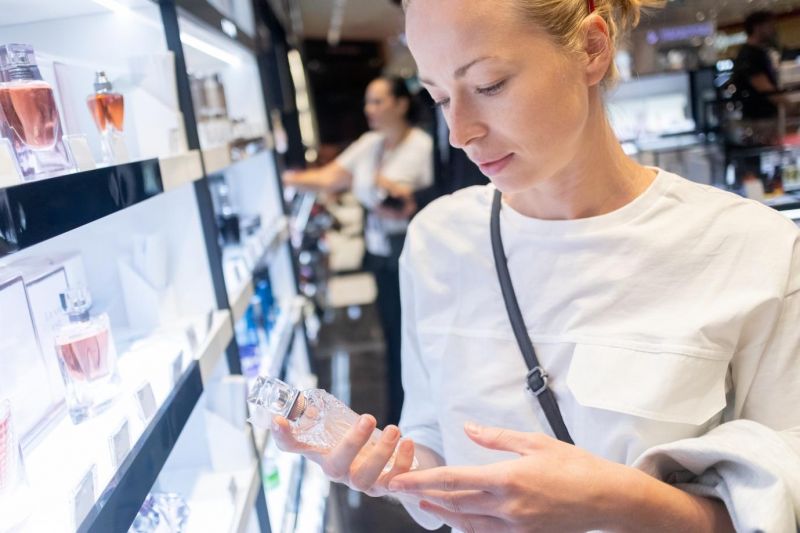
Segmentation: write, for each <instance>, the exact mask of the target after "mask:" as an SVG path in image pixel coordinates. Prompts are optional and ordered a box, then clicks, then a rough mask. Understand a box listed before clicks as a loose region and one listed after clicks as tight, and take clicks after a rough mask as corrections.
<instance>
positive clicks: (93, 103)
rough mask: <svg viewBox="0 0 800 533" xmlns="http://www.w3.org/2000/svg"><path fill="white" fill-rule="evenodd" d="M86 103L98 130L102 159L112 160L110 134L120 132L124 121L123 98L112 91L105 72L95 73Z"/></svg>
mask: <svg viewBox="0 0 800 533" xmlns="http://www.w3.org/2000/svg"><path fill="white" fill-rule="evenodd" d="M86 105H87V106H88V107H89V112H90V113H91V114H92V118H93V119H94V123H95V125H96V126H97V130H98V131H99V132H100V145H101V148H102V150H103V160H104V161H105V162H107V163H110V162H113V161H114V151H113V149H112V144H111V136H112V135H120V134H122V128H123V126H124V122H125V99H124V97H123V96H122V95H121V94H120V93H117V92H114V88H113V86H112V85H111V82H110V81H109V80H108V77H107V76H106V73H105V72H103V71H100V72H97V73H95V80H94V94H90V95H89V96H88V97H87V98H86Z"/></svg>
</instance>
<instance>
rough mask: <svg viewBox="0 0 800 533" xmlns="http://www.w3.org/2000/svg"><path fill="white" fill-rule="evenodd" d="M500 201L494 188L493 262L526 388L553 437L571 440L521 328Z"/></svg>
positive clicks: (526, 336) (520, 314)
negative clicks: (525, 368)
mask: <svg viewBox="0 0 800 533" xmlns="http://www.w3.org/2000/svg"><path fill="white" fill-rule="evenodd" d="M501 205H502V193H501V192H500V191H499V190H497V191H495V193H494V201H493V202H492V219H491V233H492V252H493V254H494V266H495V267H496V268H497V277H498V278H499V280H500V288H501V289H502V291H503V300H505V303H506V311H507V312H508V319H509V320H510V321H511V329H513V330H514V336H515V337H516V338H517V344H518V345H519V349H520V351H521V352H522V356H523V357H524V358H525V364H526V365H528V375H527V382H528V390H529V391H531V393H532V394H533V395H535V396H536V398H537V399H538V400H539V403H540V404H541V406H542V410H544V414H545V416H546V417H547V421H548V422H549V423H550V427H551V428H552V429H553V433H555V436H556V438H558V440H560V441H563V442H566V443H569V444H574V443H573V442H572V437H570V435H569V430H567V426H566V425H565V424H564V419H563V418H562V417H561V411H560V410H559V409H558V403H557V402H556V397H555V395H553V391H552V390H550V388H549V387H548V386H547V372H545V371H544V369H543V368H542V367H541V366H539V360H538V359H537V358H536V351H535V350H534V349H533V343H531V339H530V337H529V336H528V331H527V329H526V328H525V321H524V320H523V318H522V313H521V312H520V310H519V304H518V303H517V296H516V294H515V293H514V286H513V284H512V283H511V275H510V274H509V272H508V263H507V260H506V252H505V250H504V249H503V239H502V238H501V236H500V207H501Z"/></svg>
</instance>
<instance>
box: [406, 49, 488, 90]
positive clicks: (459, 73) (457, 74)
mask: <svg viewBox="0 0 800 533" xmlns="http://www.w3.org/2000/svg"><path fill="white" fill-rule="evenodd" d="M494 58H495V56H481V57H478V58H476V59H473V60H472V61H469V62H468V63H465V64H464V65H462V66H460V67H458V68H457V69H456V70H455V71H454V72H453V77H454V78H455V79H458V78H463V77H464V76H466V74H467V71H468V70H469V69H470V68H472V67H473V66H475V65H476V64H477V63H480V62H481V61H486V60H487V59H494ZM419 81H420V82H422V83H424V84H425V85H431V86H434V87H435V86H436V84H435V83H434V82H432V81H430V80H428V79H426V78H422V77H420V78H419Z"/></svg>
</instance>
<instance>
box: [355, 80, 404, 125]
mask: <svg viewBox="0 0 800 533" xmlns="http://www.w3.org/2000/svg"><path fill="white" fill-rule="evenodd" d="M406 110H407V105H406V102H405V100H403V99H400V98H395V96H394V95H393V94H392V89H391V87H390V85H389V82H388V81H386V80H382V79H379V80H374V81H373V82H372V83H370V84H369V86H368V87H367V93H366V95H365V96H364V114H365V115H366V116H367V122H369V127H370V129H372V130H376V131H382V130H386V129H392V128H396V127H397V126H399V125H401V124H403V122H405V114H406Z"/></svg>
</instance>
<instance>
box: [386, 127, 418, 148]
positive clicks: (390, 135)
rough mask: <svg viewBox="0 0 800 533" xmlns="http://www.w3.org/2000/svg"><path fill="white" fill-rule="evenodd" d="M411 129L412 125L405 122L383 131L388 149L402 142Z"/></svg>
mask: <svg viewBox="0 0 800 533" xmlns="http://www.w3.org/2000/svg"><path fill="white" fill-rule="evenodd" d="M410 131H411V126H410V125H408V124H406V123H405V122H404V123H402V124H398V125H397V126H394V127H392V128H386V129H385V130H383V131H382V132H381V133H383V138H384V141H383V142H384V146H385V147H386V148H387V149H388V150H391V149H393V148H396V147H397V146H398V145H399V144H400V143H401V142H403V139H405V138H406V135H408V134H409V132H410Z"/></svg>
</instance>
